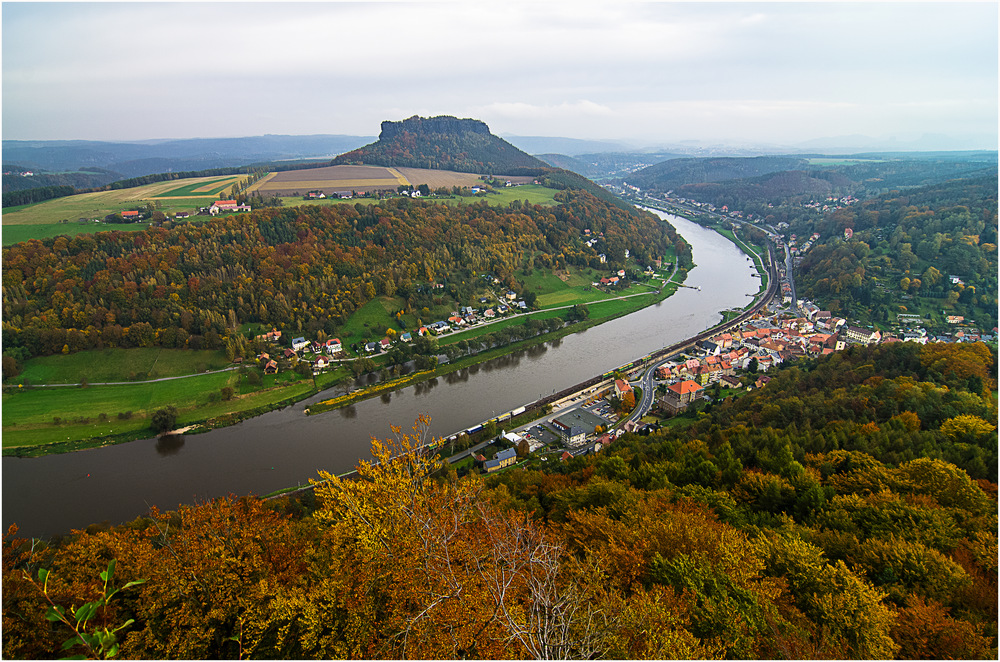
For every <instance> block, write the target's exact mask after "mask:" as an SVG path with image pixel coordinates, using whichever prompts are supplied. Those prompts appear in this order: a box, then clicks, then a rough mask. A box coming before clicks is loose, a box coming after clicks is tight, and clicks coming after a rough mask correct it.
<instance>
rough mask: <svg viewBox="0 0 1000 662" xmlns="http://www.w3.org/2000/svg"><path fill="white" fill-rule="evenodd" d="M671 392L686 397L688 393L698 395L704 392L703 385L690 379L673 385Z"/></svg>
mask: <svg viewBox="0 0 1000 662" xmlns="http://www.w3.org/2000/svg"><path fill="white" fill-rule="evenodd" d="M669 388H670V390H671V391H673V392H674V393H676V394H677V395H686V394H688V393H697V392H698V391H700V390H702V388H701V385H700V384H698V382H693V381H691V380H690V379H685V380H684V381H682V382H679V383H677V384H671V385H670V387H669Z"/></svg>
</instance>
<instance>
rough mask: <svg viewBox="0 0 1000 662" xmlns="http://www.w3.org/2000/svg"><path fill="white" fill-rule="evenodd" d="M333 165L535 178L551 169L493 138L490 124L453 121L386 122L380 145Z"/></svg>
mask: <svg viewBox="0 0 1000 662" xmlns="http://www.w3.org/2000/svg"><path fill="white" fill-rule="evenodd" d="M331 165H380V166H398V167H406V168H430V169H433V170H454V171H457V172H474V173H479V174H492V175H535V174H538V173H540V172H541V171H542V169H546V168H548V165H547V164H546V163H545V162H543V161H540V160H538V159H536V158H535V157H533V156H531V155H529V154H526V153H524V152H522V151H521V150H519V149H518V148H516V147H514V146H513V145H511V144H510V143H509V142H507V141H506V140H503V139H501V138H498V137H496V136H494V135H493V134H492V133H490V129H489V127H488V126H486V124H485V123H484V122H481V121H479V120H473V119H458V118H456V117H450V116H447V115H441V116H438V117H428V118H424V117H417V116H416V115H414V116H413V117H411V118H409V119H405V120H403V121H401V122H390V121H385V122H382V132H381V133H380V134H379V139H378V141H376V142H374V143H371V144H370V145H365V146H364V147H360V148H358V149H356V150H353V151H351V152H347V153H346V154H341V155H340V156H338V157H337V158H335V159H334V160H333V161H332V162H331Z"/></svg>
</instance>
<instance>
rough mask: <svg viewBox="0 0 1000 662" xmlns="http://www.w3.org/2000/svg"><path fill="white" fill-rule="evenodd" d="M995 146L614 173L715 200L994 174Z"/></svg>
mask: <svg viewBox="0 0 1000 662" xmlns="http://www.w3.org/2000/svg"><path fill="white" fill-rule="evenodd" d="M996 159H997V153H996V152H989V151H983V152H897V153H875V154H854V155H850V156H840V157H820V156H817V155H815V154H814V155H812V156H811V157H806V156H798V155H794V156H759V157H753V158H736V157H733V158H708V159H701V158H678V159H671V160H669V161H665V162H663V163H658V164H656V165H653V166H650V167H648V168H644V169H642V170H639V171H637V172H634V173H632V174H629V175H627V176H625V177H621V178H619V179H618V180H616V182H615V183H618V184H623V183H627V184H630V185H632V186H636V187H638V188H639V189H641V190H643V191H647V192H650V193H660V194H665V193H667V192H668V191H673V195H674V196H677V197H682V198H691V199H694V200H698V201H700V202H708V203H712V204H715V205H717V206H722V205H729V206H733V207H737V208H742V207H744V206H746V205H748V204H781V203H783V202H786V201H787V200H789V199H792V198H796V197H804V198H814V197H817V196H819V197H825V196H829V195H856V196H865V195H878V194H880V193H882V192H885V191H888V190H891V189H899V188H908V187H913V186H924V185H928V184H934V183H940V182H944V181H948V180H950V179H957V178H966V177H970V176H980V175H988V174H995V173H996V170H997V166H996Z"/></svg>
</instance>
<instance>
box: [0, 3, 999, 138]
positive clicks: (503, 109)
mask: <svg viewBox="0 0 1000 662" xmlns="http://www.w3.org/2000/svg"><path fill="white" fill-rule="evenodd" d="M997 6H998V5H997V3H996V2H992V1H989V2H973V3H956V2H946V3H926V2H889V3H875V2H863V3H856V4H855V3H843V2H834V3H795V2H786V3H767V2H765V3H742V2H738V3H714V2H711V3H706V2H696V3H673V2H623V1H621V0H616V1H615V2H600V3H597V2H584V1H576V2H555V1H550V2H546V1H545V0H534V1H532V2H523V3H522V2H508V1H506V0H503V1H494V2H478V1H471V0H468V1H463V2H436V3H430V2H397V3H389V2H364V3H350V2H333V3H313V2H307V3H301V4H293V3H274V4H272V3H242V2H233V3H199V2H180V3H178V2H171V3H129V2H123V3H49V2H29V3H10V2H5V3H3V47H2V48H3V97H2V104H3V106H2V108H3V138H5V139H97V140H141V139H150V138H192V137H229V136H249V135H262V134H265V133H272V134H312V133H333V134H350V135H377V134H378V132H379V123H380V122H381V121H382V120H385V119H391V120H400V119H403V118H405V117H409V116H412V115H422V116H429V115H442V114H443V115H456V116H458V117H473V118H477V119H481V120H483V121H485V122H486V123H487V124H488V125H489V126H490V128H491V130H492V131H493V133H495V134H501V135H502V134H507V135H522V136H565V137H572V138H587V139H626V140H628V139H634V140H638V141H640V142H644V143H651V142H656V141H660V142H664V143H667V142H672V141H680V140H699V141H709V142H713V143H721V142H726V141H730V142H733V141H735V142H744V143H766V142H769V143H780V144H793V143H797V142H801V141H807V140H810V139H815V138H823V137H828V136H842V135H849V134H863V135H867V136H872V137H875V138H888V137H896V138H899V139H910V138H913V137H916V136H920V135H922V134H944V135H947V136H950V137H952V138H954V139H956V141H957V143H956V144H957V145H958V146H960V147H964V148H968V147H981V148H990V149H995V148H996V146H997V122H998V120H997V98H998V89H997V31H998V29H997V25H998V15H997ZM963 141H964V142H963ZM970 141H971V143H974V144H966V143H969V142H970ZM959 143H961V144H960V145H959Z"/></svg>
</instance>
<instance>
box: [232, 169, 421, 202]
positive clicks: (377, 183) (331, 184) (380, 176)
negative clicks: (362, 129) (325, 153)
mask: <svg viewBox="0 0 1000 662" xmlns="http://www.w3.org/2000/svg"><path fill="white" fill-rule="evenodd" d="M406 184H409V182H408V181H407V180H406V177H404V176H403V175H402V174H400V173H399V172H398V171H397V170H395V169H394V168H383V167H380V166H347V165H340V166H327V167H325V168H310V169H307V170H286V171H284V172H276V173H272V174H270V175H268V176H267V177H265V178H264V179H261V180H260V181H258V182H257V183H255V184H254V185H253V186H251V187H250V188H249V191H250V192H253V191H259V192H260V194H261V195H264V196H272V195H279V196H282V195H285V196H291V195H295V194H297V195H299V196H302V195H305V194H306V193H307V192H308V191H314V190H320V191H323V192H324V193H326V194H327V195H330V194H332V193H336V192H339V191H359V192H367V191H375V190H379V189H392V190H395V189H396V187H398V186H400V185H406Z"/></svg>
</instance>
